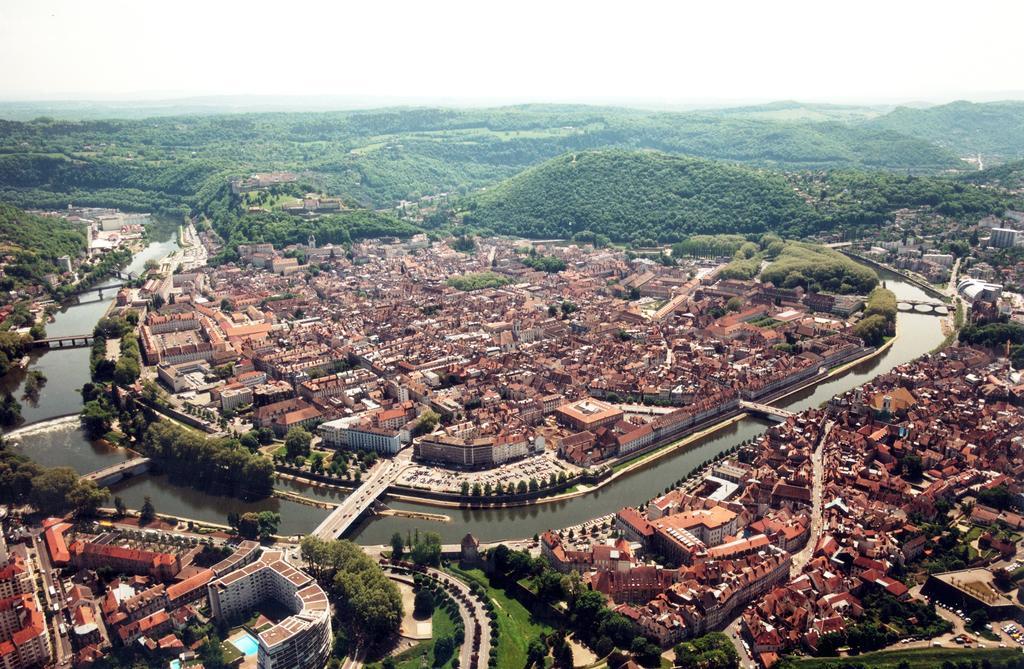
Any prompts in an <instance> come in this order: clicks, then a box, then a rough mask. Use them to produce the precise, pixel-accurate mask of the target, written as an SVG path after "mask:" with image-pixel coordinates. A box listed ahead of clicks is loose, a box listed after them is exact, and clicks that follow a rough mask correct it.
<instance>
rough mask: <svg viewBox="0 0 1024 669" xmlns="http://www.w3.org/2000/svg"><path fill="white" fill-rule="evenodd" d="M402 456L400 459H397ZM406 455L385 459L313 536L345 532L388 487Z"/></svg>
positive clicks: (328, 535) (405, 460)
mask: <svg viewBox="0 0 1024 669" xmlns="http://www.w3.org/2000/svg"><path fill="white" fill-rule="evenodd" d="M399 458H402V459H399ZM408 462H409V461H408V456H405V457H404V458H403V456H401V455H399V456H396V458H395V459H394V460H385V461H383V462H381V464H380V465H379V466H378V467H377V471H375V472H373V473H372V474H370V476H369V477H368V478H367V479H366V480H365V481H363V484H362V485H361V486H359V487H358V488H356V489H355V491H353V492H352V494H351V495H349V496H348V497H346V498H345V499H344V501H342V503H341V504H339V505H338V506H337V507H336V508H335V509H334V511H331V513H330V515H328V516H327V517H326V518H324V520H323V522H322V523H320V524H319V525H318V526H317V528H316V529H315V530H313V536H315V537H317V538H318V539H323V540H325V541H329V540H331V539H337V538H338V537H340V536H341V535H343V534H345V532H347V531H348V529H349V528H350V527H352V524H353V523H355V521H356V520H358V519H359V517H360V516H361V515H363V514H364V513H365V512H366V511H367V509H369V508H370V507H371V506H372V505H373V503H374V502H376V501H377V498H378V497H380V496H381V495H382V494H383V493H384V491H385V490H387V489H388V486H390V485H391V484H392V483H394V482H395V479H397V478H398V475H399V474H400V473H401V471H402V470H403V469H404V468H405V465H406V464H408Z"/></svg>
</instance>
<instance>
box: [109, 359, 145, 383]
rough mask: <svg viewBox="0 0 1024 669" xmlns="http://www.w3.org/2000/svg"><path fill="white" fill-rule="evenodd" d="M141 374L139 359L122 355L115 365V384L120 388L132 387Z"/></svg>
mask: <svg viewBox="0 0 1024 669" xmlns="http://www.w3.org/2000/svg"><path fill="white" fill-rule="evenodd" d="M141 373H142V370H141V368H140V367H139V361H138V359H136V358H135V357H134V356H131V355H122V356H121V357H119V358H118V359H117V364H116V365H114V383H116V384H117V385H119V386H130V385H131V384H133V383H135V381H136V379H138V378H139V375H140V374H141Z"/></svg>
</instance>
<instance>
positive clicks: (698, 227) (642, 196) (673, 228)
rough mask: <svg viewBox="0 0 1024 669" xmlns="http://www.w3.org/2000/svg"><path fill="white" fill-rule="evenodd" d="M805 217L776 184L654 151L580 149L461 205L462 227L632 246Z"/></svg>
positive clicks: (803, 222)
mask: <svg viewBox="0 0 1024 669" xmlns="http://www.w3.org/2000/svg"><path fill="white" fill-rule="evenodd" d="M813 220H814V211H813V210H812V209H811V208H810V207H808V206H807V205H806V204H805V203H804V201H803V200H802V199H800V198H799V197H798V196H797V195H795V194H794V193H793V192H792V189H791V188H790V186H789V185H788V184H787V182H786V180H785V179H783V178H782V177H780V176H777V175H773V174H770V173H766V172H760V171H756V170H753V169H750V168H746V167H737V166H732V165H727V164H723V163H718V162H714V161H708V160H702V159H698V158H685V157H682V156H671V155H668V154H664V153H658V152H653V151H622V150H605V151H587V152H582V153H572V154H566V155H564V156H560V157H559V158H556V159H554V160H551V161H548V162H546V163H544V164H543V165H540V166H538V167H535V168H532V169H529V170H527V171H525V172H523V173H522V174H520V175H518V176H516V177H514V178H512V179H509V180H508V181H506V182H504V183H502V184H500V185H499V186H497V187H495V188H493V189H490V190H487V191H485V192H484V193H482V194H480V195H478V196H476V197H474V198H471V199H470V200H468V201H467V203H466V213H465V217H464V223H465V224H466V225H467V226H470V227H475V228H478V229H484V230H492V231H495V232H499V233H502V234H512V235H522V236H525V237H535V238H545V237H568V236H571V235H573V234H574V233H576V232H580V231H585V230H587V231H592V232H599V233H602V234H606V235H608V236H609V237H611V238H612V240H615V241H633V242H636V243H638V244H641V245H645V246H646V245H650V244H651V243H653V242H677V241H680V240H682V239H683V238H685V237H686V236H688V235H690V234H695V233H714V232H721V231H734V232H741V233H759V232H765V231H769V230H783V231H797V232H798V233H799V232H803V231H804V230H807V229H809V228H810V227H812V226H813Z"/></svg>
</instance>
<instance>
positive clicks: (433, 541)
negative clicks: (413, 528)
mask: <svg viewBox="0 0 1024 669" xmlns="http://www.w3.org/2000/svg"><path fill="white" fill-rule="evenodd" d="M409 556H410V557H411V558H412V561H413V562H414V563H415V564H418V565H421V566H428V567H436V566H438V565H439V564H441V537H440V535H438V534H437V533H435V532H425V533H424V534H423V536H422V537H418V538H417V540H416V541H415V542H414V543H413V547H412V550H411V551H410V554H409Z"/></svg>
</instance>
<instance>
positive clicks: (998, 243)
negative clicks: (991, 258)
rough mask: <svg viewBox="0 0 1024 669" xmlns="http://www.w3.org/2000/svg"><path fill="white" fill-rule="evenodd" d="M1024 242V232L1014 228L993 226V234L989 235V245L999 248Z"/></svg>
mask: <svg viewBox="0 0 1024 669" xmlns="http://www.w3.org/2000/svg"><path fill="white" fill-rule="evenodd" d="M1021 242H1024V233H1022V232H1020V231H1019V230H1014V229H1013V228H992V236H991V237H989V240H988V243H989V246H994V247H996V248H998V249H1005V248H1009V247H1011V246H1016V245H1017V244H1020V243H1021Z"/></svg>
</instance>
